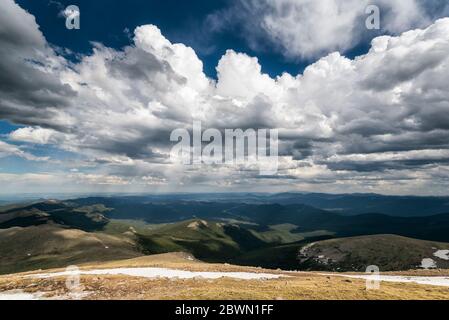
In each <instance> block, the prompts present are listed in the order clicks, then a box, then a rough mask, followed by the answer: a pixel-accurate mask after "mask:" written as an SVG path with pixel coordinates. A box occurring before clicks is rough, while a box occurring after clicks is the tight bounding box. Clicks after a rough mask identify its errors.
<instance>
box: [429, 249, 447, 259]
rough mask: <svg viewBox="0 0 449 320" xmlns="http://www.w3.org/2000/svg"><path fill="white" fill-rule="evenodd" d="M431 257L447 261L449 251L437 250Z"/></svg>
mask: <svg viewBox="0 0 449 320" xmlns="http://www.w3.org/2000/svg"><path fill="white" fill-rule="evenodd" d="M433 255H434V256H435V257H437V258H440V259H443V260H449V250H438V251H437V252H435V253H434V254H433Z"/></svg>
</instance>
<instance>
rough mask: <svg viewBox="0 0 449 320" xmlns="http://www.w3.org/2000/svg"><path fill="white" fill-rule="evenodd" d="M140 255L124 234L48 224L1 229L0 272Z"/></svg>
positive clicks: (63, 265) (13, 271)
mask: <svg viewBox="0 0 449 320" xmlns="http://www.w3.org/2000/svg"><path fill="white" fill-rule="evenodd" d="M140 255H142V254H140V253H139V252H138V251H137V250H136V248H135V244H134V243H133V241H132V240H130V239H127V238H125V237H116V236H111V235H106V234H102V233H92V232H85V231H82V230H78V229H67V228H64V227H60V226H57V225H48V224H46V225H39V226H30V227H26V228H22V227H13V228H8V229H3V230H0V274H3V273H15V272H20V271H27V270H35V269H39V268H43V269H45V268H55V267H65V266H67V265H70V264H79V263H83V262H94V261H98V262H101V261H111V260H116V259H125V258H132V257H137V256H140Z"/></svg>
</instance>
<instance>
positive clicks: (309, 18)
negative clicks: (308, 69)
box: [210, 0, 441, 59]
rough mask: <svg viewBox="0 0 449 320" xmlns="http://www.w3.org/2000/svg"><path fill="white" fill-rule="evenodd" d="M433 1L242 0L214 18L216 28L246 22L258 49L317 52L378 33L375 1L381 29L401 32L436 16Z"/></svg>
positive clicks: (345, 46)
mask: <svg viewBox="0 0 449 320" xmlns="http://www.w3.org/2000/svg"><path fill="white" fill-rule="evenodd" d="M430 2H431V3H430V5H429V4H426V3H423V2H421V1H419V0H395V1H388V0H374V1H370V0H319V1H317V0H277V1H270V0H249V1H248V0H240V1H237V3H236V4H235V5H234V7H232V8H231V9H226V10H224V11H220V12H218V13H216V14H213V15H211V16H210V23H211V24H212V25H213V26H214V28H216V29H221V28H226V27H227V25H226V24H229V25H233V24H235V23H240V24H242V25H243V27H244V29H245V38H246V39H247V40H248V41H249V44H250V45H251V46H252V47H253V48H254V49H262V50H263V49H268V48H270V49H271V50H272V49H273V48H274V49H277V50H278V51H279V52H280V53H282V54H283V55H284V56H286V57H288V58H291V59H297V58H315V57H317V56H320V55H323V54H326V53H330V52H332V51H346V50H348V49H352V48H354V47H355V46H356V45H357V44H359V42H360V41H361V40H362V39H364V38H366V37H373V36H375V35H376V31H372V30H368V29H367V28H366V26H365V21H366V19H367V18H368V16H369V14H366V8H367V7H368V6H369V5H376V6H378V8H379V9H380V13H381V30H382V31H383V32H388V33H393V34H398V33H400V32H403V31H405V30H410V29H411V28H416V27H423V26H426V25H428V24H430V23H431V17H430V16H431V15H438V14H435V12H432V14H431V13H429V14H428V13H427V10H426V6H431V7H432V8H435V7H437V5H436V4H435V3H433V2H432V1H430ZM438 7H439V6H438ZM440 14H441V12H440ZM223 16H225V17H227V19H223ZM236 17H237V22H236V21H235V20H236ZM267 42H268V43H269V46H267Z"/></svg>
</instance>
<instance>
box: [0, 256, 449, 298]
mask: <svg viewBox="0 0 449 320" xmlns="http://www.w3.org/2000/svg"><path fill="white" fill-rule="evenodd" d="M186 257H187V256H186V255H185V254H165V255H155V256H148V257H141V258H136V259H130V260H123V261H116V262H108V263H102V264H94V265H84V266H82V268H86V269H90V268H112V267H145V266H146V267H165V268H176V269H183V270H192V271H247V272H267V270H263V269H258V268H246V267H239V266H230V265H223V264H206V263H202V262H200V261H189V260H187V259H186ZM270 272H273V271H270ZM275 272H276V271H275ZM278 272H279V271H278ZM289 275H290V277H289V278H280V279H276V280H236V279H230V278H221V279H217V280H206V279H189V280H182V279H176V280H175V279H146V278H138V277H128V276H91V275H89V276H87V275H83V276H81V284H82V286H83V290H84V291H86V292H89V295H88V296H87V297H86V298H87V299H93V300H96V299H151V300H155V299H156V300H158V299H192V300H195V299H237V300H239V299H252V300H261V299H268V300H276V299H284V300H317V299H333V300H335V299H336V300H343V299H344V300H348V299H350V300H354V299H355V300H365V299H372V300H377V299H387V300H391V299H413V300H417V299H418V300H426V299H445V300H447V299H449V289H448V288H446V287H437V286H426V285H418V284H405V283H387V282H382V284H381V287H380V290H369V291H368V290H366V288H365V281H364V280H358V279H345V278H342V277H340V276H323V275H319V274H316V273H289ZM13 289H22V290H24V291H26V292H45V293H46V296H47V297H55V296H57V297H61V296H66V295H67V293H68V291H67V289H66V286H65V279H64V278H62V277H60V278H52V279H30V278H24V277H23V274H17V275H10V276H1V277H0V292H2V291H8V290H13Z"/></svg>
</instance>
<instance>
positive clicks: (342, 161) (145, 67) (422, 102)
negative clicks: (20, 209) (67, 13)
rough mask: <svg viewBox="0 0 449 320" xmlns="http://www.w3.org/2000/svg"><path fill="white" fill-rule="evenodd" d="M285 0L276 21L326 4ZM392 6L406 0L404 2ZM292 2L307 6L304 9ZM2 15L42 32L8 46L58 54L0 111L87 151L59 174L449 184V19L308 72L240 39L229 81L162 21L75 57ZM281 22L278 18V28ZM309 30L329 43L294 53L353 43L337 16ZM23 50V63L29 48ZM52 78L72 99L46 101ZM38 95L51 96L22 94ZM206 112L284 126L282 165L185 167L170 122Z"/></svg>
mask: <svg viewBox="0 0 449 320" xmlns="http://www.w3.org/2000/svg"><path fill="white" fill-rule="evenodd" d="M350 2H352V1H350ZM412 2H413V1H412ZM276 3H277V4H276V5H275V6H276V10H274V11H273V14H280V15H281V17H279V18H276V17H275V16H273V17H271V18H270V19H271V20H270V19H268V18H267V19H268V20H267V21H271V23H272V24H275V23H280V22H282V21H283V19H284V18H285V19H286V20H289V19H293V20H295V21H296V20H297V19H299V17H301V15H304V14H305V13H304V12H303V11H301V10H302V9H301V8H302V7H301V5H304V4H307V6H308V7H307V8H308V9H307V10H306V11H305V12H311V13H313V12H314V10H317V8H318V7H319V6H320V5H318V4H314V3H315V1H313V3H312V1H310V2H309V1H297V2H295V3H294V4H290V5H289V4H288V1H284V3H285V5H284V6H282V3H283V2H276ZM329 3H334V5H335V6H333V7H330V9H329V10H330V12H329V14H331V15H332V14H334V15H336V16H334V18H335V19H337V20H338V21H339V23H340V24H341V26H340V28H341V30H342V31H345V30H346V29H345V28H347V27H348V26H351V24H352V23H354V19H355V18H354V17H353V15H354V16H355V14H353V13H345V14H344V16H343V17H340V16H339V15H341V14H343V13H341V10H340V9H341V8H340V7H339V6H345V5H344V4H343V3H342V2H340V1H336V0H335V1H329ZM362 3H363V2H362ZM272 5H273V6H274V4H272ZM5 6H6V7H7V8H8V10H10V11H11V14H15V15H18V16H20V17H22V16H23V17H28V18H27V19H31V18H29V17H30V15H29V14H28V13H26V12H24V11H23V10H21V9H20V8H18V7H17V6H15V5H14V6H15V7H14V6H13V5H12V1H10V0H7V1H3V2H2V3H1V4H0V9H2V8H3V7H5ZM317 6H318V7H317ZM391 6H406V4H405V2H404V3H403V2H401V1H399V2H398V3H396V4H395V5H391ZM355 7H356V8H358V7H359V5H355ZM289 8H290V9H291V8H293V9H295V10H296V11H295V12H296V13H294V14H295V15H298V14H299V15H300V16H295V15H293V16H291V15H292V14H293V13H291V10H287V9H289ZM395 8H396V7H395ZM398 8H399V7H398ZM407 8H408V9H407V10H408V11H407V10H405V11H404V12H408V13H407V19H405V18H404V21H406V22H407V23H409V22H410V21H414V18H411V17H413V16H414V15H413V12H415V9H414V7H413V6H412V7H408V6H407ZM283 10H284V11H283ZM395 10H396V9H395ZM401 12H402V11H401ZM282 13H283V14H282ZM346 15H348V16H346ZM312 18H313V14H312V15H311V18H310V19H312ZM395 19H402V18H400V16H398V17H396V18H395ZM293 20H292V21H293ZM300 20H301V21H302V19H300ZM312 20H313V19H312ZM417 20H418V21H422V19H421V18H417ZM30 21H34V20H30ZM287 22H288V21H287ZM267 23H268V22H267ZM283 23H284V22H283ZM301 23H306V24H307V23H311V22H310V21H309V22H307V21H305V22H304V21H302V22H301ZM391 23H392V25H391V27H390V26H389V27H388V28H392V30H393V28H396V29H394V30H401V28H407V27H406V26H405V25H404V23H402V22H400V20H397V21H396V20H391ZM3 25H5V27H4V26H3ZM0 26H1V28H0V30H4V29H13V30H14V32H15V33H17V34H20V33H24V35H23V37H21V39H34V38H36V39H37V40H36V41H37V43H34V42H32V41H31V40H30V41H26V42H25V43H23V45H20V46H18V47H17V46H15V45H14V46H13V45H9V46H3V42H6V43H7V44H8V43H10V42H11V41H12V40H11V39H9V38H8V39H6V40H4V39H3V38H0V41H1V42H2V43H1V45H0V48H1V49H0V52H1V54H2V57H3V56H4V55H6V54H7V53H8V52H13V53H15V54H16V55H17V56H20V57H26V56H27V55H31V54H32V53H31V52H34V51H33V50H32V49H30V48H35V47H37V48H40V49H41V55H42V57H41V58H42V61H51V62H52V63H53V67H52V68H50V67H48V66H47V67H45V68H44V69H36V66H33V67H32V68H33V69H32V70H33V71H30V70H31V69H24V70H23V74H28V73H29V72H31V75H33V76H35V77H37V78H38V79H39V78H40V77H42V78H43V79H46V80H48V79H51V81H50V80H49V81H50V82H45V81H44V82H39V81H36V82H35V83H41V84H42V87H32V88H29V87H27V86H23V85H22V82H23V81H22V78H21V73H19V74H18V75H17V77H16V78H12V79H8V80H5V79H4V80H3V82H2V83H0V90H2V88H3V87H4V86H5V84H9V85H11V84H14V83H17V87H18V88H20V92H21V94H20V95H17V96H15V97H11V96H4V97H3V98H0V103H3V105H2V108H3V107H4V106H7V109H2V110H9V111H8V112H0V115H1V118H3V119H8V120H10V121H14V122H16V123H19V124H22V125H25V126H26V127H23V128H20V129H17V130H15V131H14V132H12V133H11V134H10V135H9V136H8V138H9V139H10V140H13V141H15V142H24V143H33V144H38V145H44V144H52V145H53V146H54V147H57V148H60V149H62V150H65V151H69V152H72V153H74V154H76V155H77V157H79V158H80V159H81V160H78V159H77V162H76V165H77V168H76V169H77V170H76V171H73V170H72V171H70V170H69V169H71V168H72V169H73V166H74V164H75V163H74V161H71V162H70V163H67V171H68V173H67V172H66V173H65V175H64V173H61V172H59V173H58V175H56V176H57V177H61V176H64V177H65V178H64V179H68V180H67V181H75V182H76V183H77V184H83V183H84V184H86V185H99V186H104V185H108V186H110V185H116V186H118V187H120V186H121V187H123V188H124V187H126V188H128V189H127V190H130V189H132V188H133V187H132V186H136V185H137V186H138V188H143V189H144V190H146V189H145V188H146V187H147V186H155V185H158V186H164V188H167V189H164V190H171V191H173V190H178V189H177V188H181V189H182V188H189V190H192V189H199V190H201V189H202V190H210V189H211V188H218V189H219V188H226V187H229V186H231V187H232V188H233V190H239V189H241V190H247V188H249V187H250V186H254V185H256V188H260V189H259V190H272V191H273V190H284V189H289V188H301V189H305V190H321V191H336V190H337V191H338V190H339V189H341V186H342V185H344V186H346V187H347V188H346V190H348V191H350V190H352V191H363V190H365V191H366V190H369V191H377V192H379V191H380V192H384V191H386V190H391V191H394V190H395V189H394V188H396V192H413V193H420V190H421V189H422V188H423V186H426V188H427V190H429V191H430V190H431V192H436V193H439V192H443V190H446V189H445V188H447V185H448V184H449V175H448V174H447V172H449V167H448V163H449V154H448V150H449V140H448V137H449V116H448V114H449V93H448V90H447V83H449V19H441V20H438V21H436V22H434V23H432V24H431V25H430V26H429V27H427V28H423V29H415V30H411V31H408V32H405V33H403V34H401V35H398V36H381V37H377V38H375V39H374V40H373V42H372V47H371V50H370V51H369V52H368V53H367V54H365V55H363V56H360V57H357V58H355V59H349V58H346V57H345V56H344V55H343V54H341V53H338V52H334V53H330V54H328V55H326V56H324V57H322V58H321V59H319V60H318V61H316V62H315V63H313V64H311V65H309V66H308V67H307V68H306V69H305V71H304V72H303V74H298V75H290V74H288V73H284V74H282V75H280V76H278V77H276V78H272V77H270V76H269V75H267V74H263V72H262V68H261V66H260V64H259V62H258V60H257V58H255V57H250V56H248V55H247V54H244V53H237V52H235V51H233V50H228V51H227V52H226V53H225V54H224V55H223V57H222V58H221V59H220V61H219V63H218V65H217V79H216V80H213V79H210V78H208V77H207V76H206V75H205V74H204V72H203V65H202V62H201V60H200V59H199V58H198V56H197V55H196V53H195V51H194V50H193V49H192V48H190V47H187V46H185V45H184V44H176V43H171V42H170V41H169V40H168V39H166V38H165V37H164V36H163V35H162V34H161V32H160V30H159V29H158V28H157V27H156V26H154V25H145V26H140V27H138V28H137V29H136V30H135V33H134V41H133V44H132V45H130V46H128V47H125V48H123V49H121V50H117V49H112V48H107V47H105V46H103V45H101V44H95V48H94V51H93V54H91V55H87V56H84V57H82V59H81V60H80V61H79V62H77V63H68V62H67V61H65V60H64V59H63V58H62V57H59V56H58V55H57V54H56V53H55V52H53V51H52V50H50V49H48V44H46V42H45V40H43V37H42V35H41V34H40V32H39V31H38V29H37V25H35V24H34V25H32V28H31V29H30V30H28V29H27V30H23V29H22V27H21V26H18V25H16V24H15V22H14V21H13V20H11V21H10V20H2V19H0ZM276 28H277V27H276V26H274V25H272V26H271V29H270V30H272V31H273V30H276ZM292 28H293V27H292ZM326 28H327V29H326ZM350 29H351V28H350ZM304 30H306V31H307V30H309V31H310V32H312V35H313V32H320V33H322V35H323V38H322V39H320V41H323V43H321V44H320V43H319V44H318V47H317V46H315V44H313V43H312V44H310V45H312V46H315V47H310V48H307V47H304V45H303V44H300V43H298V44H297V45H298V46H299V47H297V48H295V47H292V50H296V51H295V52H296V53H295V52H293V53H292V54H298V52H299V53H300V52H311V53H312V52H316V50H322V49H323V48H329V46H331V47H333V46H336V47H335V48H334V49H343V47H344V46H343V47H340V45H341V43H343V42H344V41H343V42H341V43H340V42H339V41H340V40H338V39H337V40H338V41H337V42H338V43H336V44H333V43H332V41H334V40H335V39H333V38H332V36H331V35H332V34H333V32H334V31H333V30H331V27H330V26H329V27H327V26H323V27H322V28H321V30H315V28H314V27H313V26H312V24H311V25H310V26H307V28H306V29H304ZM348 30H349V29H348ZM351 30H352V29H351ZM296 31H298V30H296ZM299 31H300V30H299ZM299 31H298V32H299ZM306 31H304V32H299V33H301V35H300V36H301V37H310V34H309V35H307V34H308V33H307V32H308V31H307V32H306ZM0 32H1V31H0ZM273 32H274V31H273ZM276 32H280V31H276ZM277 37H281V36H280V35H279V36H277ZM286 37H287V38H290V36H288V35H287V36H286ZM326 37H327V38H328V40H326ZM351 37H352V38H353V35H351V34H350V38H351ZM331 38H332V39H331ZM292 39H293V38H292ZM292 41H295V40H294V39H293V40H292ZM301 41H303V40H301ZM301 41H299V42H301ZM329 41H331V42H329ZM307 45H309V44H307ZM8 50H9V51H8ZM304 50H306V51H304ZM33 54H34V53H33ZM10 63H11V64H13V65H14V64H15V65H17V66H21V63H22V64H23V61H20V60H11V61H10ZM2 66H3V67H4V68H6V67H7V66H6V65H2V64H1V63H0V67H2ZM35 70H38V71H36V72H35ZM0 81H2V80H1V77H0ZM49 83H51V84H52V85H51V86H50V87H47V85H48V84H49ZM55 88H56V89H57V90H56V89H55ZM60 88H64V89H63V90H62V89H61V90H62V91H58V90H59V89H60ZM50 89H55V91H51V90H50ZM49 90H50V91H49ZM64 90H66V91H67V93H70V94H69V98H67V94H64V92H65V91H64ZM41 91H42V92H50V93H51V94H53V93H54V97H57V99H61V102H60V103H56V102H55V101H57V100H52V102H54V103H45V102H44V101H42V100H41V98H46V97H47V96H46V95H41V93H42V92H41ZM18 92H19V91H18ZM37 92H39V95H37ZM52 92H53V93H52ZM22 93H23V94H22ZM26 94H30V95H31V96H33V97H36V98H39V99H37V100H36V101H34V100H30V99H26V103H25V101H20V100H18V99H19V96H20V97H23V96H25V95H26ZM8 108H9V109H8ZM193 120H201V121H202V122H203V125H205V126H207V127H218V128H220V129H222V128H235V127H239V128H260V127H264V128H267V127H270V128H277V129H279V134H280V139H281V142H280V153H281V158H280V170H279V174H278V176H275V177H271V178H270V179H268V178H266V177H259V176H258V174H257V170H251V168H248V167H242V166H223V167H219V168H217V167H207V168H206V167H204V166H200V167H188V168H186V167H182V166H179V165H175V164H173V163H171V162H170V160H169V151H170V147H171V144H170V141H169V136H170V132H171V131H172V130H173V129H175V128H189V127H190V126H191V124H192V121H193ZM0 148H1V150H0V153H2V154H4V155H5V154H15V155H18V156H21V157H24V158H28V159H29V160H38V159H39V158H35V159H33V158H32V157H34V156H32V155H31V154H28V153H24V152H23V151H22V150H21V149H20V148H19V147H17V146H14V145H11V144H8V143H6V142H2V144H0ZM439 172H441V175H439V174H438V173H439ZM443 173H444V174H443ZM142 177H143V178H142ZM55 179H56V178H55ZM412 180H414V182H411V181H412ZM51 181H53V180H51ZM434 181H438V184H437V185H434ZM192 186H194V187H192ZM364 188H365V189H364Z"/></svg>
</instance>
